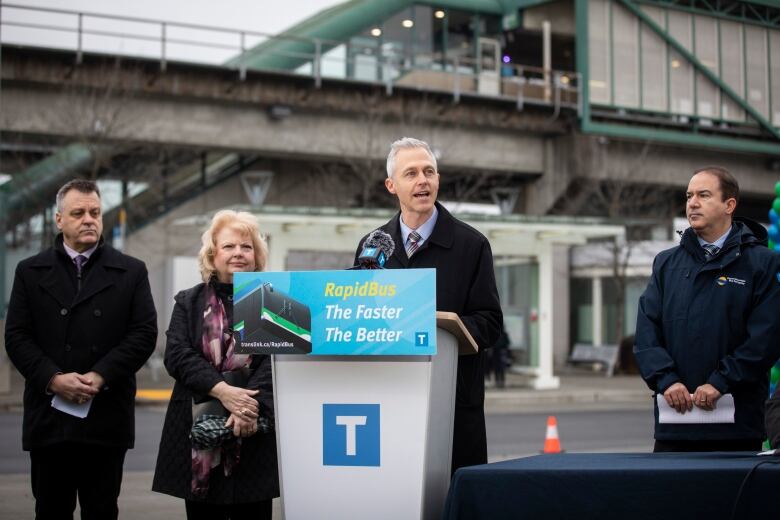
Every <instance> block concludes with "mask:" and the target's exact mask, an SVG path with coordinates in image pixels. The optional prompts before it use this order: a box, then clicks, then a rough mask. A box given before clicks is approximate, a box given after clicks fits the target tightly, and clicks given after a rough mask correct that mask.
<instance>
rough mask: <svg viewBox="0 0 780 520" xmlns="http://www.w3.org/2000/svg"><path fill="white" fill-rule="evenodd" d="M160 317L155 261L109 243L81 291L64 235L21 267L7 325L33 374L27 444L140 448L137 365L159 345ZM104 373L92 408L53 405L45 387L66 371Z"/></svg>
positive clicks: (11, 344) (27, 373) (27, 398)
mask: <svg viewBox="0 0 780 520" xmlns="http://www.w3.org/2000/svg"><path fill="white" fill-rule="evenodd" d="M156 339H157V315H156V313H155V309H154V302H153V300H152V294H151V291H150V289H149V279H148V276H147V271H146V266H145V265H144V264H143V262H141V261H140V260H137V259H135V258H133V257H130V256H127V255H125V254H122V253H120V252H119V251H117V250H116V249H114V248H112V247H111V246H109V245H108V244H103V243H102V241H101V245H100V246H99V247H98V248H97V249H96V250H95V252H94V253H93V254H92V256H91V257H90V259H89V261H88V262H87V263H86V265H85V267H84V274H83V285H82V288H81V291H80V292H78V294H77V292H76V267H75V265H74V264H73V261H72V260H71V259H70V257H69V256H68V255H67V253H66V252H65V249H64V248H63V245H62V235H58V236H57V238H56V239H55V245H54V247H52V248H50V249H47V250H45V251H43V252H41V253H39V254H37V255H35V256H33V257H30V258H27V259H26V260H22V261H21V262H19V264H18V265H17V267H16V275H15V278H14V285H13V289H12V291H11V299H10V302H9V307H8V314H7V318H6V326H5V345H6V350H7V351H8V357H9V358H10V359H11V361H12V362H13V363H14V365H15V366H16V368H17V369H19V372H21V374H22V376H24V379H25V383H24V422H23V427H22V430H23V433H22V447H23V448H24V449H25V450H30V449H35V448H40V447H43V446H47V445H51V444H54V443H59V442H70V441H76V442H81V443H85V444H99V445H105V446H117V447H125V448H131V447H132V446H133V442H134V438H135V415H134V404H135V391H136V383H135V373H136V372H137V371H138V369H139V368H141V366H143V364H144V363H145V362H146V360H147V359H148V358H149V356H150V355H151V354H152V352H153V351H154V347H155V341H156ZM93 370H94V371H95V372H97V373H99V374H100V375H101V376H103V378H104V379H105V387H104V388H103V390H101V391H100V392H99V393H98V394H97V395H96V396H95V398H94V400H93V404H92V408H91V410H90V412H89V415H88V416H87V417H86V418H85V419H78V418H75V417H72V416H70V415H67V414H65V413H63V412H60V411H57V410H55V409H54V408H52V407H51V400H52V396H51V395H50V394H47V392H46V388H47V386H48V384H49V382H50V381H51V379H52V377H54V375H55V374H57V373H58V372H62V373H68V372H78V373H81V374H84V373H87V372H89V371H93Z"/></svg>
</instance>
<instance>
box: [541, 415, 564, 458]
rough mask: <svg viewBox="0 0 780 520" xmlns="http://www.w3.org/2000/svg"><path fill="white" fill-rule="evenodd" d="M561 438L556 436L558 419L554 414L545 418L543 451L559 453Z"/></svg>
mask: <svg viewBox="0 0 780 520" xmlns="http://www.w3.org/2000/svg"><path fill="white" fill-rule="evenodd" d="M560 452H561V440H560V439H559V438H558V421H557V420H556V419H555V416H554V415H551V416H549V417H548V418H547V435H546V436H545V438H544V453H560Z"/></svg>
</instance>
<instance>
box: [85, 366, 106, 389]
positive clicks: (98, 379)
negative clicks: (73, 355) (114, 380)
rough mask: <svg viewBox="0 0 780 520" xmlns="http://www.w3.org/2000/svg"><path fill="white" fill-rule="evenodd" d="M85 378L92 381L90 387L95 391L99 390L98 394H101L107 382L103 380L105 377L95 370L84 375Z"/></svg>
mask: <svg viewBox="0 0 780 520" xmlns="http://www.w3.org/2000/svg"><path fill="white" fill-rule="evenodd" d="M84 377H85V378H87V379H88V380H89V381H91V382H90V383H89V385H90V386H91V387H92V388H94V389H95V390H97V391H98V392H100V391H101V390H102V389H103V387H104V386H105V384H106V380H105V379H103V376H101V375H100V374H98V373H97V372H95V371H94V370H93V371H91V372H87V373H86V374H84Z"/></svg>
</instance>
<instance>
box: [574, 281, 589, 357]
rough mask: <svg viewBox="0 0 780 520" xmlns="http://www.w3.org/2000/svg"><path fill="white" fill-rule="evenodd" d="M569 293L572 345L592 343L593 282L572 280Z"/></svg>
mask: <svg viewBox="0 0 780 520" xmlns="http://www.w3.org/2000/svg"><path fill="white" fill-rule="evenodd" d="M570 291H571V292H570V293H569V302H570V306H571V328H570V330H571V334H572V341H573V342H574V343H593V280H591V279H590V278H572V279H571V286H570Z"/></svg>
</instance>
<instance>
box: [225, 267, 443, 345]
mask: <svg viewBox="0 0 780 520" xmlns="http://www.w3.org/2000/svg"><path fill="white" fill-rule="evenodd" d="M264 283H270V284H272V285H273V288H274V290H276V291H281V292H283V293H286V294H287V295H289V296H290V297H291V298H293V299H295V300H297V301H298V302H300V303H301V304H304V305H306V306H308V307H309V310H310V312H311V334H312V352H311V354H310V355H393V356H398V355H425V356H430V355H434V354H436V271H435V270H434V269H390V270H380V269H376V270H363V271H357V270H356V271H297V272H270V273H235V275H234V285H233V287H234V292H235V294H234V301H235V302H236V303H237V302H238V301H239V300H240V299H241V298H242V297H243V296H245V295H246V294H248V293H249V292H251V291H253V290H254V289H256V288H257V287H259V286H260V285H262V284H264Z"/></svg>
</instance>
